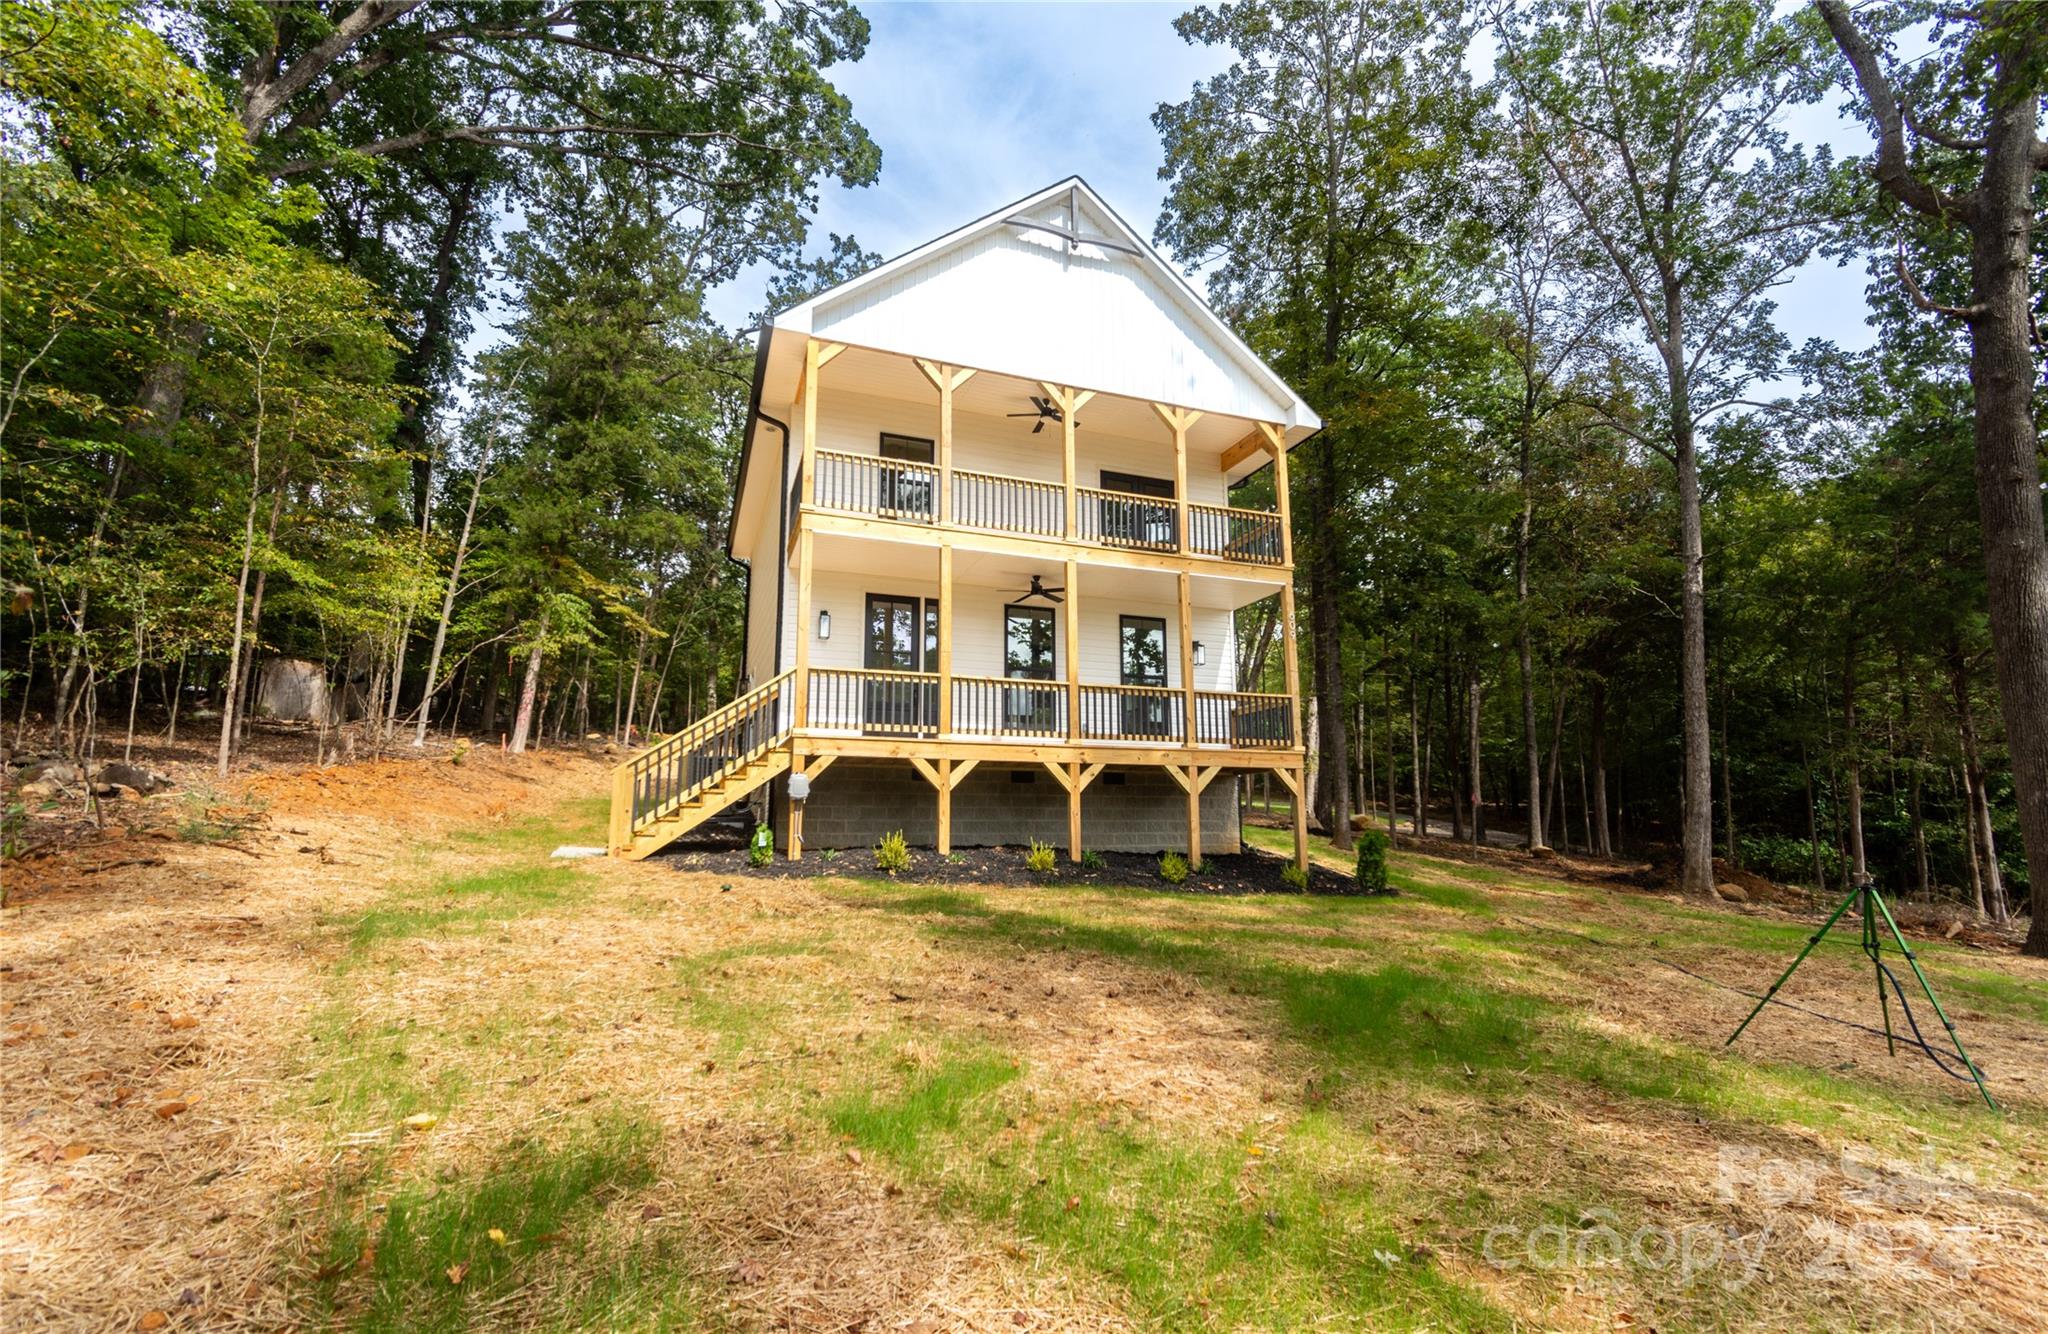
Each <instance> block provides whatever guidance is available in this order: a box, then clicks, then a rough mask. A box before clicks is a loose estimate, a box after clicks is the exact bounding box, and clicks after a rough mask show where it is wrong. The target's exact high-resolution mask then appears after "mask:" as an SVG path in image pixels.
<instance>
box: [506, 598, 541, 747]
mask: <svg viewBox="0 0 2048 1334" xmlns="http://www.w3.org/2000/svg"><path fill="white" fill-rule="evenodd" d="M547 639H548V611H547V608H545V607H543V608H541V613H540V625H539V626H538V627H537V628H536V629H535V630H534V635H533V647H532V648H531V649H529V650H528V651H527V654H526V682H525V684H524V685H522V686H521V687H520V690H519V713H518V716H517V717H515V718H514V719H513V722H512V753H513V754H514V755H521V754H524V753H525V752H526V739H527V736H528V735H529V734H530V733H531V732H532V730H533V701H534V696H535V694H536V693H538V691H539V690H540V659H541V653H542V651H543V650H544V649H545V648H546V647H547Z"/></svg>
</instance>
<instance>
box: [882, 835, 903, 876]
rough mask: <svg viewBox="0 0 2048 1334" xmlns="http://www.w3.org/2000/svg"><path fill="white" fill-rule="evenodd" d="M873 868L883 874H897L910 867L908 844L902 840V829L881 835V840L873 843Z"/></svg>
mask: <svg viewBox="0 0 2048 1334" xmlns="http://www.w3.org/2000/svg"><path fill="white" fill-rule="evenodd" d="M875 869H876V870H877V871H880V872H882V873H883V874H884V875H898V874H901V873H902V872H904V871H907V870H909V869H910V845H909V844H908V843H905V842H904V841H903V831H902V830H901V829H898V830H896V831H894V832H893V833H888V834H884V835H882V841H881V842H880V843H877V844H875Z"/></svg>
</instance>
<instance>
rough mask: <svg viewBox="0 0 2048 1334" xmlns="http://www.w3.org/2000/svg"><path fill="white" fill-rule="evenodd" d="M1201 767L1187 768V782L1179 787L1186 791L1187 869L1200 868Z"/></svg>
mask: <svg viewBox="0 0 2048 1334" xmlns="http://www.w3.org/2000/svg"><path fill="white" fill-rule="evenodd" d="M1200 775H1201V766H1199V765H1194V764H1190V765H1189V766H1188V777H1187V781H1186V782H1185V783H1183V784H1182V785H1181V786H1183V787H1185V788H1186V789H1187V790H1188V869H1189V870H1193V871H1198V870H1200V869H1201V868H1202V780H1201V777H1200Z"/></svg>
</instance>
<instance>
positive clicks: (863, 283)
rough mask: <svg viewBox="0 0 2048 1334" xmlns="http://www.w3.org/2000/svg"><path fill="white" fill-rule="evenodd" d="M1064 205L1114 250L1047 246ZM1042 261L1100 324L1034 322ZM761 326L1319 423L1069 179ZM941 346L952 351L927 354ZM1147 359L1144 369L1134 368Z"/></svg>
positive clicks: (1153, 254)
mask: <svg viewBox="0 0 2048 1334" xmlns="http://www.w3.org/2000/svg"><path fill="white" fill-rule="evenodd" d="M1069 208H1071V209H1072V210H1073V213H1074V218H1073V223H1074V228H1075V230H1076V231H1079V232H1082V233H1084V234H1087V233H1091V232H1092V233H1093V234H1096V235H1099V236H1100V237H1101V238H1102V239H1103V240H1104V241H1106V242H1109V243H1110V245H1109V246H1094V245H1090V244H1089V243H1088V242H1086V241H1081V242H1078V243H1070V242H1068V241H1067V240H1064V239H1059V238H1057V236H1054V237H1048V235H1047V233H1048V232H1055V233H1056V232H1057V231H1058V230H1060V229H1059V228H1055V227H1048V226H1046V225H1045V224H1047V223H1049V222H1053V221H1055V220H1058V221H1059V222H1060V223H1062V224H1063V223H1064V222H1065V215H1066V212H1067V210H1068V209H1069ZM1048 256H1059V257H1060V258H1061V260H1062V268H1063V270H1064V271H1066V272H1067V273H1068V274H1071V275H1074V276H1075V278H1076V279H1077V282H1076V284H1075V285H1074V287H1073V288H1070V289H1069V290H1070V291H1071V292H1073V293H1074V294H1075V295H1076V296H1080V295H1081V294H1082V292H1083V291H1084V290H1085V292H1086V295H1087V297H1088V298H1089V299H1091V300H1092V301H1093V303H1094V308H1093V309H1091V310H1088V311H1086V312H1084V316H1085V315H1094V316H1097V317H1099V318H1098V320H1097V321H1096V322H1095V323H1094V324H1091V323H1090V322H1089V320H1088V319H1087V318H1085V317H1084V318H1083V319H1081V320H1080V321H1079V322H1075V323H1067V322H1064V321H1065V319H1066V316H1067V313H1068V311H1067V308H1066V307H1060V308H1056V309H1050V310H1049V313H1047V314H1045V315H1044V316H1042V317H1040V318H1038V319H1036V320H1034V318H1033V316H1034V314H1036V313H1037V312H1038V311H1039V310H1040V309H1042V308H1045V303H1044V300H1043V298H1044V296H1045V295H1046V289H1045V287H1044V285H1043V283H1044V269H1043V264H1042V262H1041V263H1036V264H1034V263H1031V262H1029V261H1030V260H1038V261H1042V260H1043V259H1044V258H1045V257H1048ZM1024 257H1028V259H1026V258H1024ZM1006 261H1008V262H1006ZM1091 279H1092V280H1093V281H1092V282H1091V281H1090V280H1091ZM1148 306H1149V307H1150V308H1151V309H1150V310H1147V309H1145V307H1148ZM1155 312H1156V313H1155ZM770 324H771V326H772V327H773V329H774V330H776V331H778V332H787V333H789V334H792V335H797V336H799V337H808V336H811V335H816V336H818V337H821V338H822V337H830V338H832V339H833V340H834V341H837V342H848V343H853V344H856V345H861V346H868V347H877V348H880V349H882V350H885V351H896V352H904V353H907V354H910V355H915V356H924V357H931V358H934V359H939V360H951V361H953V362H954V363H955V364H958V365H965V366H976V367H978V368H979V369H982V370H991V371H997V372H1001V373H1004V374H1013V375H1020V376H1025V377H1035V378H1042V379H1047V380H1052V381H1054V382H1057V383H1063V384H1071V385H1074V386H1076V387H1078V388H1086V389H1094V390H1097V391H1099V392H1102V393H1108V394H1115V395H1119V396H1123V397H1133V398H1150V399H1153V400H1155V401H1158V402H1164V403H1171V404H1175V405H1177V406H1181V407H1190V408H1198V409H1201V410H1203V411H1207V412H1218V413H1225V414H1228V415H1231V416H1244V417H1256V418H1258V419H1260V420H1265V421H1277V422H1281V423H1283V424H1284V425H1286V426H1287V427H1288V428H1290V429H1289V437H1290V440H1291V441H1292V440H1298V439H1299V438H1301V437H1303V436H1306V435H1307V434H1308V433H1309V432H1311V431H1314V430H1315V429H1317V428H1318V427H1320V426H1321V424H1322V421H1321V418H1319V417H1318V416H1317V415H1316V413H1315V411H1314V409H1312V408H1310V407H1309V406H1308V404H1307V403H1306V402H1304V401H1303V400H1302V398H1301V396H1300V395H1299V394H1297V393H1295V391H1294V390H1293V389H1292V388H1291V387H1290V386H1289V385H1288V384H1287V383H1286V382H1285V381H1283V380H1282V379H1281V378H1280V377H1279V376H1278V375H1277V374H1275V373H1274V372H1273V370H1272V368H1271V367H1269V366H1267V365H1266V364H1265V362H1264V361H1262V360H1260V358H1259V356H1258V354H1257V353H1255V352H1253V351H1252V350H1251V348H1250V347H1248V346H1246V344H1245V342H1244V340H1243V339H1241V338H1239V337H1238V336H1237V333H1236V332H1235V331H1234V330H1233V329H1231V327H1230V326H1229V325H1228V324H1227V323H1225V322H1224V321H1223V320H1222V319H1221V318H1219V317H1218V316H1217V314H1216V312H1215V311H1213V310H1211V309H1210V308H1209V304H1208V302H1207V301H1205V300H1204V299H1203V298H1202V296H1201V294H1200V293H1199V292H1197V291H1196V290H1195V289H1194V287H1193V286H1192V285H1191V284H1189V282H1188V281H1187V279H1186V278H1185V277H1184V276H1183V275H1182V274H1181V273H1180V271H1179V270H1178V269H1176V268H1175V267H1174V266H1173V265H1172V264H1170V263H1168V262H1167V261H1166V260H1165V259H1164V258H1162V257H1161V256H1160V254H1159V252H1158V251H1156V250H1154V249H1153V248H1152V246H1151V245H1150V244H1148V243H1147V242H1146V241H1145V239H1144V238H1143V237H1141V236H1140V235H1139V234H1138V233H1137V232H1136V230H1134V229H1133V228H1132V227H1131V225H1130V224H1129V223H1128V222H1126V221H1124V219H1123V217H1122V216H1121V215H1120V214H1118V213H1117V212H1116V210H1115V209H1113V208H1111V207H1110V206H1109V204H1108V203H1107V202H1106V201H1104V200H1103V198H1102V197H1101V196H1100V195H1098V194H1097V193H1096V192H1095V190H1094V188H1093V187H1091V186H1090V185H1089V184H1088V183H1087V181H1085V180H1083V179H1082V178H1081V177H1079V176H1069V177H1067V178H1066V179H1065V180H1062V181H1058V182H1055V183H1054V184H1052V185H1048V186H1046V187H1045V188H1044V189H1042V190H1038V191H1036V192H1034V193H1032V194H1029V195H1026V196H1024V197H1023V198H1022V199H1019V200H1016V201H1015V202H1013V203H1010V204H1007V205H1005V206H1003V207H1002V208H998V209H995V210H993V211H991V212H989V213H986V214H983V215H982V216H981V217H979V218H976V219H975V220H974V221H972V222H969V223H967V224H966V225H964V226H962V227H958V228H956V229H954V230H953V231H950V232H947V233H946V234H944V235H942V236H939V237H936V238H934V239H933V240H931V241H928V242H926V243H925V244H923V245H921V246H918V247H917V248H916V249H913V250H910V251H907V252H905V253H904V254H901V255H898V256H896V257H895V258H894V259H891V260H889V261H887V262H886V263H883V264H881V265H878V266H877V267H875V268H873V269H870V270H868V271H867V272H866V273H863V274H861V275H860V276H858V277H856V278H853V279H850V280H848V281H847V282H844V283H841V284H840V285H838V286H837V287H833V288H829V289H827V290H826V291H823V292H820V293H818V294H817V295H816V296H813V297H811V298H810V299H808V300H806V301H802V302H799V303H798V304H796V305H795V306H792V307H790V308H789V309H788V310H786V311H783V312H782V313H781V314H779V315H776V316H774V317H773V318H772V320H771V321H770ZM1034 324H1036V325H1037V326H1039V327H1036V328H1034V327H1032V326H1033V325H1034ZM1006 334H1007V335H1008V337H1007V340H1006V339H1005V335H1006ZM949 338H950V339H951V341H953V343H954V344H955V347H956V348H957V351H954V350H951V349H948V348H947V347H942V346H936V345H935V344H936V343H938V342H942V341H947V340H948V339H949ZM963 354H964V355H963ZM1146 357H1149V358H1150V359H1151V364H1145V363H1144V362H1143V360H1142V359H1143V358H1146ZM991 363H1003V364H991ZM1106 381H1108V382H1106ZM1119 381H1121V382H1119Z"/></svg>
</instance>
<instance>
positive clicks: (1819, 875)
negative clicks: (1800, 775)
mask: <svg viewBox="0 0 2048 1334" xmlns="http://www.w3.org/2000/svg"><path fill="white" fill-rule="evenodd" d="M1799 768H1800V770H1801V771H1802V772H1804V773H1805V775H1806V841H1807V844H1808V845H1809V846H1810V847H1812V849H1813V888H1814V890H1815V892H1820V891H1823V890H1825V889H1826V888H1827V887H1828V877H1827V867H1826V865H1825V864H1824V863H1823V862H1822V861H1821V855H1820V821H1819V819H1818V818H1816V816H1815V814H1814V808H1813V761H1812V760H1810V759H1809V758H1807V754H1806V738H1804V737H1801V738H1800V739H1799Z"/></svg>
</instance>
